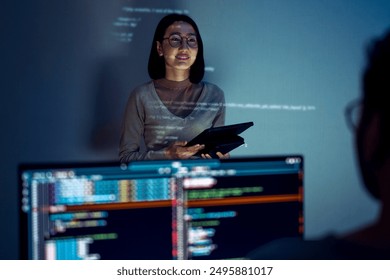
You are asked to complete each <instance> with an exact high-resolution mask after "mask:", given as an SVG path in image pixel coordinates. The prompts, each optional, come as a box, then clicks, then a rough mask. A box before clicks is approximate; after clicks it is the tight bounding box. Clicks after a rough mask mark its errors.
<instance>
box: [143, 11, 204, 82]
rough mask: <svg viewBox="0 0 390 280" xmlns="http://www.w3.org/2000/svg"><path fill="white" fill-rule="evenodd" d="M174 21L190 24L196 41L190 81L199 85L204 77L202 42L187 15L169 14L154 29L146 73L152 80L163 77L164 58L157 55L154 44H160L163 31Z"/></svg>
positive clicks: (197, 30)
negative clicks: (196, 50) (195, 53)
mask: <svg viewBox="0 0 390 280" xmlns="http://www.w3.org/2000/svg"><path fill="white" fill-rule="evenodd" d="M176 21H184V22H186V23H188V24H190V25H191V26H192V27H193V28H194V30H195V32H196V37H197V40H198V54H197V56H196V60H195V62H194V64H193V65H192V66H191V69H190V81H191V82H192V83H195V84H197V83H199V82H200V81H201V80H202V79H203V76H204V66H205V64H204V57H203V42H202V38H201V37H200V33H199V29H198V26H197V25H196V23H195V22H194V20H193V19H191V18H190V17H189V16H187V15H182V14H169V15H166V16H165V17H163V18H162V19H161V20H160V22H159V23H158V25H157V27H156V31H155V32H154V37H153V42H152V47H151V49H150V55H149V63H148V72H149V76H150V78H152V79H161V78H164V77H165V61H164V57H161V56H159V55H158V53H157V47H156V42H160V43H162V41H163V37H164V34H165V31H166V30H167V28H168V27H169V26H170V25H171V24H173V23H174V22H176Z"/></svg>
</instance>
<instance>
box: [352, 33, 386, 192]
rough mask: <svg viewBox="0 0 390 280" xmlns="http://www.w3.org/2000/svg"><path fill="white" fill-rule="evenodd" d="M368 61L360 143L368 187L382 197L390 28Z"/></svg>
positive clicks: (359, 131)
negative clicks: (381, 181)
mask: <svg viewBox="0 0 390 280" xmlns="http://www.w3.org/2000/svg"><path fill="white" fill-rule="evenodd" d="M367 60H368V61H367V65H366V68H365V70H364V73H363V79H362V89H363V95H362V104H361V105H362V115H361V118H360V122H359V125H358V129H357V134H356V144H357V150H358V159H359V164H360V168H361V172H362V178H363V180H364V183H365V186H366V188H367V189H368V191H369V192H370V193H371V194H372V195H373V196H374V197H375V198H377V199H382V198H383V197H382V196H383V191H384V190H383V189H381V188H380V182H379V177H378V176H379V175H378V174H379V170H382V169H383V167H384V166H387V165H388V164H389V162H390V109H389V108H388V107H389V104H388V102H387V100H388V97H389V96H390V79H389V78H390V76H389V75H390V30H389V32H387V33H385V34H384V35H383V37H380V38H377V39H376V40H375V41H373V43H372V45H371V46H370V48H369V49H368V52H367ZM386 192H387V191H386Z"/></svg>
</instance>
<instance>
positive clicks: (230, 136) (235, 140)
mask: <svg viewBox="0 0 390 280" xmlns="http://www.w3.org/2000/svg"><path fill="white" fill-rule="evenodd" d="M251 126H253V122H245V123H238V124H232V125H225V126H218V127H210V128H207V129H205V130H204V131H203V132H202V133H200V134H199V135H198V136H196V137H195V138H194V139H192V140H191V141H189V142H188V143H187V145H186V146H193V145H196V144H204V145H205V148H204V149H203V150H201V151H199V152H198V153H197V154H196V156H199V155H200V154H209V155H210V156H211V157H213V158H218V156H217V155H216V153H217V152H221V153H222V154H226V153H228V152H230V151H231V150H233V149H235V148H237V147H239V146H241V145H243V144H244V143H245V140H244V138H242V137H241V136H239V134H241V133H242V132H243V131H245V130H247V129H248V128H249V127H251Z"/></svg>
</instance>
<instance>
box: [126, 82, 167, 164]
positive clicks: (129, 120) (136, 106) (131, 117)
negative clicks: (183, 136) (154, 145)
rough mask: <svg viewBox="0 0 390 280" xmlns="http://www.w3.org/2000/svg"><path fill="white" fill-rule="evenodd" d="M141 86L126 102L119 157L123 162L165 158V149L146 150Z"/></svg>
mask: <svg viewBox="0 0 390 280" xmlns="http://www.w3.org/2000/svg"><path fill="white" fill-rule="evenodd" d="M140 92H141V94H142V92H144V91H143V90H141V89H140V88H137V89H135V90H134V91H133V92H132V93H131V94H130V97H129V99H128V102H127V104H126V109H125V114H124V117H123V121H122V132H121V138H120V145H119V159H120V161H121V162H129V161H131V160H147V159H150V160H151V159H165V158H166V157H165V153H164V150H160V151H153V150H145V141H144V128H145V119H146V116H145V114H146V112H145V107H144V104H143V102H142V100H141V99H140Z"/></svg>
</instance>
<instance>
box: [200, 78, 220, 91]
mask: <svg viewBox="0 0 390 280" xmlns="http://www.w3.org/2000/svg"><path fill="white" fill-rule="evenodd" d="M202 83H203V86H204V87H205V88H207V89H208V90H211V91H215V92H220V93H222V94H223V90H222V89H221V88H220V87H219V86H217V85H216V84H213V83H210V82H208V81H202Z"/></svg>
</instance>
